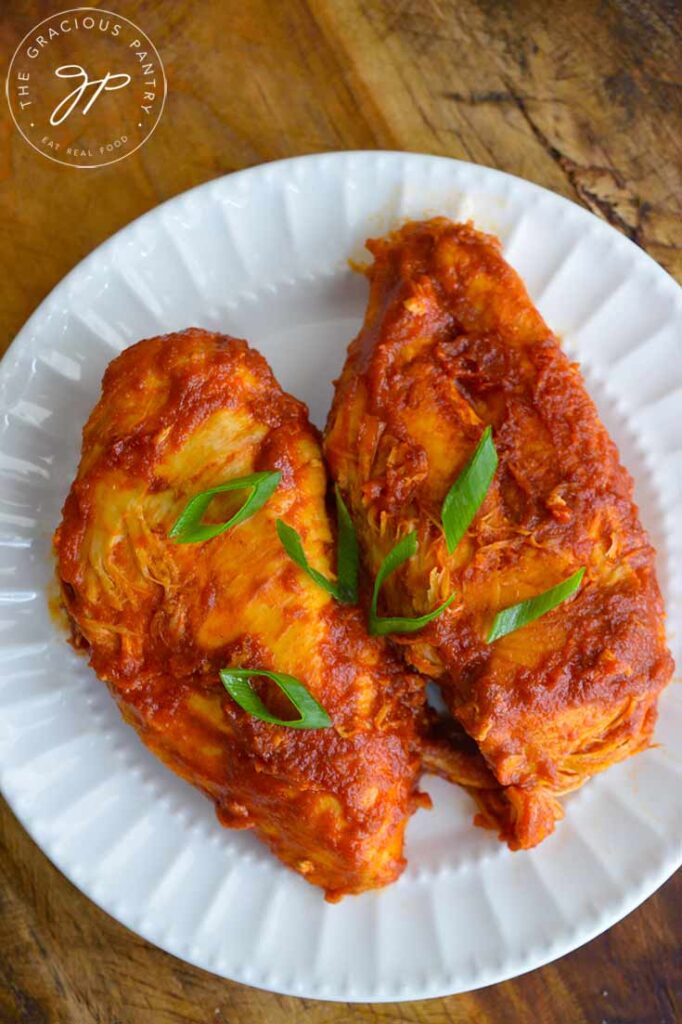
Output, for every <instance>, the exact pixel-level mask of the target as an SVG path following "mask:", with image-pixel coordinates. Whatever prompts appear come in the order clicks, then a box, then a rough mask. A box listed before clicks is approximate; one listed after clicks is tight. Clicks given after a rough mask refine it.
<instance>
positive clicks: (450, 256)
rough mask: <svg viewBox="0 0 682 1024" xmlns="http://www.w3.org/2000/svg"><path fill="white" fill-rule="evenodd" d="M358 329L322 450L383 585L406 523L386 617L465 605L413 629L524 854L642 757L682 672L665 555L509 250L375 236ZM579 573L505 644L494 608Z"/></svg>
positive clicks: (414, 228) (408, 643) (436, 228)
mask: <svg viewBox="0 0 682 1024" xmlns="http://www.w3.org/2000/svg"><path fill="white" fill-rule="evenodd" d="M368 248H369V249H370V251H371V252H372V254H373V256H374V264H373V266H372V267H371V268H370V270H369V272H368V274H369V279H370V282H371V290H370V298H369V304H368V309H367V315H366V318H365V323H364V326H363V328H362V330H361V332H360V334H359V335H358V337H357V338H356V339H355V341H353V343H352V344H351V346H350V348H349V351H348V359H347V361H346V365H345V367H344V370H343V373H342V375H341V378H340V380H339V381H338V382H337V386H336V393H335V398H334V405H333V408H332V411H331V413H330V417H329V422H328V427H327V434H326V440H325V453H326V456H327V460H328V464H329V467H330V471H331V473H332V475H333V476H334V477H335V479H336V480H337V481H338V482H339V483H340V485H341V488H342V490H343V491H344V493H345V495H346V498H347V500H348V502H349V507H350V508H351V511H352V514H353V516H354V519H355V522H356V525H357V528H358V531H359V534H360V537H361V541H362V546H363V551H364V555H365V560H366V563H367V566H368V569H369V571H370V574H372V575H373V574H375V573H376V571H377V569H378V567H379V565H380V564H381V561H382V559H383V558H384V557H385V555H386V553H387V552H388V551H389V550H390V549H391V548H392V547H393V545H394V544H395V543H396V541H397V539H399V538H400V537H401V536H403V535H404V534H405V533H406V532H408V531H409V530H411V529H416V530H417V531H418V536H419V552H418V555H417V556H416V557H415V558H414V559H412V560H411V561H410V562H409V563H408V564H407V565H406V566H404V567H403V568H402V569H401V570H399V571H398V572H396V573H395V574H394V575H393V576H392V577H390V579H389V580H388V581H387V582H386V584H385V586H384V588H383V602H384V612H385V613H388V614H392V615H415V614H422V613H423V612H424V611H427V610H429V609H431V608H433V607H435V606H436V605H437V604H439V603H440V602H441V601H443V600H444V599H445V598H446V597H447V596H449V595H450V594H451V593H452V591H453V590H454V591H456V592H457V594H458V598H457V600H456V601H455V602H454V604H453V605H451V607H450V608H449V609H448V610H447V611H446V612H444V613H443V614H442V615H440V616H439V617H438V618H437V619H436V620H435V621H434V622H432V623H431V624H430V625H429V626H427V627H426V628H425V629H424V630H423V631H421V632H419V633H416V634H412V635H410V636H409V637H408V636H405V637H401V638H400V649H401V651H403V653H405V654H406V656H407V657H408V659H409V660H410V661H411V663H412V664H413V665H415V666H416V667H418V668H419V669H420V670H421V671H423V672H426V673H428V674H429V675H432V676H433V677H434V678H436V679H438V681H439V683H440V684H441V687H442V689H443V693H444V695H445V698H446V700H447V702H448V704H449V706H450V708H451V710H452V712H453V714H454V715H455V716H456V718H457V719H458V721H459V722H460V723H461V724H462V725H463V726H464V728H465V729H466V731H467V732H468V733H469V735H470V736H471V737H472V738H473V739H475V740H476V742H477V744H478V748H479V750H480V751H481V752H482V754H483V755H484V757H485V759H486V762H487V764H488V765H489V767H490V769H492V772H493V773H494V775H495V777H496V779H497V781H498V784H499V791H498V793H497V794H496V795H495V797H494V799H493V797H492V796H491V795H490V792H489V791H488V795H487V796H486V797H485V800H484V801H483V804H484V806H483V817H484V819H485V821H486V822H487V823H490V822H491V821H493V820H494V821H496V823H497V825H498V827H499V828H500V829H501V832H502V834H503V836H504V838H506V839H507V840H508V842H509V843H510V845H511V846H512V847H519V846H522V847H525V846H532V845H534V844H535V843H537V842H539V841H540V840H541V839H542V838H544V836H545V835H546V834H547V833H548V832H550V831H551V830H552V828H553V827H554V821H555V820H556V819H557V818H558V817H560V816H561V808H560V805H559V804H558V802H557V801H556V799H555V797H556V795H557V794H560V793H562V792H565V791H567V790H569V789H572V788H575V787H576V786H578V785H580V784H581V783H582V782H584V781H585V780H586V779H587V778H589V777H590V776H591V775H592V774H594V772H596V771H600V770H601V769H603V768H605V767H607V766H608V765H609V764H611V763H613V762H614V761H617V760H620V759H622V758H623V757H626V756H628V755H629V754H631V753H634V752H636V751H638V750H640V749H642V748H643V747H645V746H647V744H648V743H649V740H650V736H651V732H652V729H653V725H654V722H655V709H656V701H657V697H658V694H659V693H660V691H661V689H662V688H663V687H664V686H665V684H666V683H667V682H668V680H669V679H670V676H671V672H672V660H671V658H670V655H669V653H668V651H667V649H666V645H665V636H664V629H663V605H662V600H661V595H660V592H659V588H658V583H657V580H656V573H655V565H654V550H653V548H652V547H651V544H650V543H649V540H648V538H647V536H646V534H645V532H644V530H643V528H642V526H641V523H640V522H639V518H638V512H637V508H636V506H635V504H634V501H633V497H632V481H631V478H630V476H629V474H628V473H627V471H626V470H625V469H624V468H623V466H622V465H621V464H620V461H619V458H618V452H617V450H616V447H615V445H614V444H613V442H612V441H611V439H610V438H609V436H608V434H607V432H606V430H605V428H604V426H603V424H602V423H601V422H600V420H599V417H598V414H597V411H596V408H595V406H594V404H593V403H592V401H591V399H590V397H589V395H588V394H587V392H586V390H585V387H584V384H583V382H582V379H581V376H580V372H579V369H578V367H577V366H576V365H575V364H571V363H570V362H569V360H568V359H567V358H566V356H565V355H564V353H563V352H562V351H561V348H560V346H559V342H558V340H557V338H556V337H555V336H554V335H553V334H552V333H551V331H550V330H549V328H548V327H547V326H546V324H545V323H544V322H543V320H542V318H541V316H540V314H539V313H538V312H537V310H536V309H535V308H534V307H533V305H532V303H531V301H530V299H529V297H528V294H527V292H526V290H525V288H524V286H523V283H522V282H521V280H520V279H519V277H518V276H517V274H516V273H515V272H514V271H513V270H512V268H511V267H510V266H509V265H508V264H506V263H505V261H504V259H503V258H502V255H501V248H500V245H499V243H498V241H497V240H496V239H494V238H492V237H490V236H488V235H483V234H481V233H480V232H478V231H476V230H474V228H473V227H471V226H470V225H464V224H453V223H451V222H449V221H447V220H445V219H444V218H438V219H435V220H432V221H427V222H424V223H414V224H408V225H406V226H405V227H404V228H403V229H402V230H400V231H398V232H396V233H395V234H393V235H390V236H388V237H387V238H383V239H378V240H374V241H370V242H369V243H368ZM488 424H490V425H492V427H493V436H494V442H495V445H496V448H497V452H498V455H499V466H498V471H497V473H496V476H495V478H494V481H493V484H492V486H491V488H490V491H489V492H488V495H487V497H486V499H485V501H484V503H483V505H482V507H481V509H480V511H479V513H478V514H477V516H476V518H475V519H474V522H473V523H472V525H471V527H470V529H469V531H468V533H467V535H466V537H465V538H464V539H463V540H462V541H461V543H460V545H459V546H458V548H457V549H456V550H455V552H454V553H453V554H452V555H449V554H448V552H447V548H446V545H445V539H444V536H443V533H442V529H441V526H440V513H441V505H442V502H443V499H444V497H445V494H446V493H447V491H448V489H449V487H450V486H451V485H452V483H453V482H454V480H455V479H456V478H457V476H458V474H459V472H460V471H461V470H462V468H463V467H464V465H465V464H466V462H467V460H468V459H469V458H470V456H471V454H472V453H473V451H474V449H475V447H476V444H477V443H478V441H479V439H480V437H481V434H482V432H483V430H484V429H485V427H486V426H487V425H488ZM581 566H584V567H585V568H586V573H585V577H584V581H583V584H582V587H581V589H580V591H579V593H578V594H577V595H576V596H575V598H573V599H571V600H570V601H568V602H566V603H565V604H562V605H560V606H559V607H558V608H557V609H556V610H554V611H553V612H551V613H550V614H548V615H546V616H544V617H543V618H541V619H538V620H536V622H534V623H532V624H530V625H528V626H526V627H525V628H524V629H522V630H519V631H518V632H517V633H514V634H511V635H509V636H508V637H505V638H502V639H500V640H498V641H497V642H495V643H494V644H490V645H489V644H487V643H486V636H487V634H488V631H489V628H490V626H491V623H492V620H493V618H494V615H495V613H496V612H497V611H499V610H500V609H501V608H504V607H508V606H510V605H512V604H515V603H517V602H518V601H520V600H524V599H526V598H528V597H531V596H533V595H535V594H539V593H542V592H543V591H544V590H547V589H548V588H549V587H551V586H554V585H555V584H556V583H558V582H560V581H561V580H564V579H567V578H568V577H569V576H570V575H571V574H572V573H573V572H575V571H576V570H577V569H578V568H580V567H581Z"/></svg>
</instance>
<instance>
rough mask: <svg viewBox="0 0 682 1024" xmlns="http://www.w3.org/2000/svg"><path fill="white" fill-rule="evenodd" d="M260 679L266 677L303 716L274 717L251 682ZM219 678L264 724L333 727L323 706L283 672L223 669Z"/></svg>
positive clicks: (243, 706) (296, 726)
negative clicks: (259, 677) (291, 717)
mask: <svg viewBox="0 0 682 1024" xmlns="http://www.w3.org/2000/svg"><path fill="white" fill-rule="evenodd" d="M258 676H265V677H266V679H271V680H272V681H273V683H276V684H277V686H279V688H280V690H281V691H282V692H283V693H285V694H286V696H287V697H288V698H289V700H290V701H291V703H292V704H293V705H294V707H295V708H296V710H297V711H298V712H300V716H301V717H300V718H293V719H285V718H277V717H276V716H275V715H271V714H270V712H269V711H268V709H267V708H266V706H265V704H264V703H263V701H262V700H261V699H260V697H259V696H258V694H257V693H256V691H255V690H254V689H253V687H252V685H251V683H250V680H251V679H253V678H254V677H256V678H257V677H258ZM220 679H221V682H222V684H223V686H224V687H225V689H226V690H227V692H228V693H229V694H230V696H231V697H232V699H233V700H235V701H236V702H237V704H239V707H240V708H243V709H244V711H248V713H249V714H250V715H253V717H254V718H258V719H260V721H261V722H271V723H272V725H284V726H286V727H287V728H289V729H328V728H329V727H330V726H331V724H332V720H331V718H330V717H329V715H328V714H327V712H326V711H325V710H324V708H323V707H322V705H321V704H318V703H317V701H316V700H315V698H314V697H313V696H312V694H311V693H309V692H308V690H307V689H306V687H305V686H304V685H303V683H302V682H300V681H299V680H298V679H295V678H294V677H293V676H287V675H284V673H283V672H266V671H265V669H262V668H256V669H253V668H221V670H220Z"/></svg>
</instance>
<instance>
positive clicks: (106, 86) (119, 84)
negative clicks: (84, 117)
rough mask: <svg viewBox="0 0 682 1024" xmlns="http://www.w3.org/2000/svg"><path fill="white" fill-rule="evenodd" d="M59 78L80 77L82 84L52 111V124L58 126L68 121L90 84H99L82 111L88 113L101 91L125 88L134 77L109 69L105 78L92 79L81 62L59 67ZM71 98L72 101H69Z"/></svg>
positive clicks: (56, 73)
mask: <svg viewBox="0 0 682 1024" xmlns="http://www.w3.org/2000/svg"><path fill="white" fill-rule="evenodd" d="M55 75H56V76H57V78H80V80H81V81H80V85H77V86H76V88H75V89H73V90H72V91H71V92H70V93H69V94H68V95H67V96H65V97H64V99H63V100H61V102H60V103H58V104H57V106H56V107H55V108H54V110H53V111H52V114H51V115H50V124H51V125H53V127H56V126H57V125H59V124H62V122H63V121H66V119H67V117H68V116H69V114H71V113H72V112H73V111H74V110H75V109H76V107H77V106H78V104H79V102H80V100H81V97H82V96H83V94H84V92H85V91H86V90H87V89H89V88H90V86H97V88H96V89H95V90H94V91H93V92H92V94H91V96H90V99H89V100H88V101H87V102H86V104H85V106H84V107H83V110H82V111H81V113H83V114H87V112H88V111H89V110H90V108H91V107H92V105H93V103H94V102H95V100H96V99H97V97H98V96H99V94H100V93H101V92H113V91H114V90H115V89H123V88H124V87H125V86H126V85H130V83H131V82H132V78H131V77H130V75H126V74H125V73H123V74H118V75H112V74H111V72H110V71H107V73H106V75H105V76H104V78H94V79H92V81H91V80H90V79H89V78H88V73H87V71H86V70H85V68H82V67H81V66H80V64H63V65H62V67H60V68H57V69H56V71H55ZM69 100H70V101H71V102H69Z"/></svg>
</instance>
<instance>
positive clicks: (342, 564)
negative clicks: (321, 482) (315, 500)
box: [277, 487, 359, 604]
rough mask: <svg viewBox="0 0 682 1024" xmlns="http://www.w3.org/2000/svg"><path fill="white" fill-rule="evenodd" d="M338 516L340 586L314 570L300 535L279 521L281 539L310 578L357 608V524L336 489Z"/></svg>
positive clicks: (291, 527) (294, 560)
mask: <svg viewBox="0 0 682 1024" xmlns="http://www.w3.org/2000/svg"><path fill="white" fill-rule="evenodd" d="M336 515H337V521H338V526H339V542H338V552H337V563H338V565H337V576H338V579H337V581H336V582H334V581H333V580H329V579H327V577H326V576H323V575H322V573H321V572H318V570H317V569H313V567H312V566H311V564H310V562H309V561H308V559H307V558H306V555H305V551H304V550H303V544H302V543H301V536H300V534H299V533H298V532H297V531H296V530H295V529H294V528H293V526H289V525H288V524H287V523H285V522H284V521H283V520H282V519H278V520H277V535H278V537H279V539H280V541H281V542H282V547H283V548H284V550H285V551H286V553H287V554H288V556H289V558H290V559H291V560H292V561H293V562H295V563H296V565H298V566H299V568H301V569H303V571H304V572H306V573H307V574H308V576H310V578H311V580H314V582H315V583H317V585H318V587H322V589H323V590H326V591H327V593H328V594H331V595H332V597H335V598H336V600H337V601H341V603H342V604H357V600H358V562H359V555H358V541H357V537H356V535H355V528H354V526H353V521H352V520H351V517H350V515H349V513H348V509H347V508H346V506H345V504H344V501H343V498H342V497H341V492H340V491H339V489H338V487H337V488H336Z"/></svg>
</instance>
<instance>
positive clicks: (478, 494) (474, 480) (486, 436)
mask: <svg viewBox="0 0 682 1024" xmlns="http://www.w3.org/2000/svg"><path fill="white" fill-rule="evenodd" d="M496 469H497V452H496V450H495V445H494V443H493V432H492V427H486V428H485V430H484V431H483V436H482V437H481V440H480V441H479V442H478V445H477V447H476V451H475V452H474V454H473V455H472V456H471V458H470V459H469V461H468V462H467V464H466V466H465V467H464V469H463V470H462V472H461V473H460V474H459V476H458V477H457V479H456V480H455V482H454V484H453V485H452V487H451V488H450V490H449V491H448V493H447V494H446V495H445V500H444V501H443V507H442V509H441V521H442V523H443V532H444V533H445V540H446V543H447V546H448V552H449V553H450V554H452V552H453V551H454V550H455V548H456V547H457V545H458V544H459V542H460V541H461V539H462V537H463V536H464V534H465V533H466V532H467V530H468V529H469V526H470V525H471V521H472V520H473V518H474V516H475V515H476V513H477V512H478V510H479V508H480V507H481V505H482V504H483V501H484V499H485V496H486V494H487V493H488V489H489V487H490V484H491V483H492V479H493V477H494V475H495V470H496Z"/></svg>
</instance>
